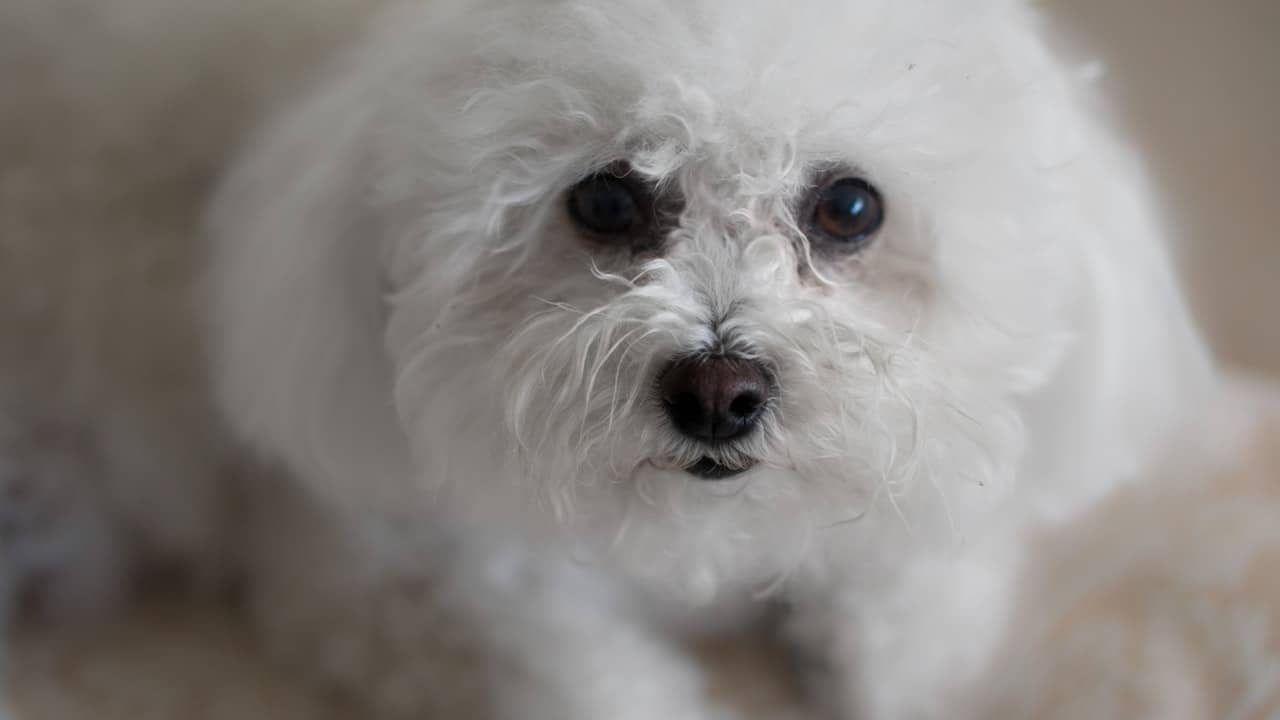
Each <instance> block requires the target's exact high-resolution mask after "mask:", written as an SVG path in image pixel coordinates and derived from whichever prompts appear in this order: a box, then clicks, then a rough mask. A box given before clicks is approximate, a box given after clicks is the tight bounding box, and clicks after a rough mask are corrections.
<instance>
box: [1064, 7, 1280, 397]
mask: <svg viewBox="0 0 1280 720" xmlns="http://www.w3.org/2000/svg"><path fill="white" fill-rule="evenodd" d="M1046 5H1047V6H1048V7H1049V8H1050V9H1051V10H1052V11H1053V12H1054V13H1055V15H1056V16H1057V17H1058V18H1060V19H1061V21H1062V22H1063V24H1064V26H1065V27H1066V28H1067V29H1068V30H1069V31H1072V32H1075V33H1076V34H1077V35H1078V37H1079V39H1080V40H1082V41H1083V42H1084V43H1087V44H1088V45H1089V46H1091V47H1092V48H1094V49H1095V50H1096V51H1097V53H1098V54H1099V55H1101V56H1102V57H1103V58H1104V60H1105V61H1106V62H1107V66H1108V76H1107V87H1108V89H1109V90H1110V91H1111V92H1112V96H1113V98H1114V99H1115V101H1116V103H1117V105H1118V107H1119V109H1120V110H1121V112H1122V116H1123V118H1124V121H1125V122H1126V123H1127V124H1128V125H1129V126H1130V128H1131V129H1132V134H1133V136H1134V137H1135V139H1136V140H1137V141H1138V142H1139V143H1141V144H1142V145H1143V147H1144V149H1145V150H1146V153H1147V156H1148V160H1149V162H1150V164H1151V167H1152V169H1153V171H1154V172H1155V174H1156V177H1157V180H1158V181H1159V182H1160V183H1161V184H1162V186H1163V187H1162V189H1163V190H1165V191H1166V192H1167V193H1168V196H1169V203H1168V207H1169V210H1170V212H1171V214H1172V218H1173V220H1174V223H1175V224H1176V225H1178V226H1180V227H1181V228H1182V229H1183V230H1185V232H1186V239H1187V241H1188V244H1187V246H1186V247H1185V248H1184V252H1183V254H1182V256H1181V257H1180V258H1179V260H1180V264H1181V267H1182V270H1183V276H1184V278H1185V281H1186V283H1187V285H1188V287H1189V288H1190V290H1191V293H1192V297H1193V301H1194V304H1195V308H1196V312H1197V314H1198V316H1199V318H1200V320H1201V324H1202V325H1203V327H1204V328H1205V330H1206V332H1207V334H1208V335H1209V336H1210V338H1211V339H1212V340H1213V342H1214V345H1215V347H1216V348H1217V349H1218V352H1219V354H1220V356H1221V357H1222V358H1223V359H1224V360H1226V361H1227V362H1229V363H1231V364H1234V365H1239V366H1244V367H1248V368H1254V369H1266V370H1269V371H1271V372H1273V373H1275V372H1280V317H1277V315H1278V314H1280V2H1277V1H1276V0H1213V1H1212V2H1204V1H1203V0H1047V2H1046Z"/></svg>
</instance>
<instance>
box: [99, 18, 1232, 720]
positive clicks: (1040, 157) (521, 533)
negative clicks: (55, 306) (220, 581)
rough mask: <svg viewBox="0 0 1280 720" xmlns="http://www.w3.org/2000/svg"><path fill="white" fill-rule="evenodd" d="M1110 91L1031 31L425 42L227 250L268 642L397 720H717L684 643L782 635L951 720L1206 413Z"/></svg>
mask: <svg viewBox="0 0 1280 720" xmlns="http://www.w3.org/2000/svg"><path fill="white" fill-rule="evenodd" d="M1085 75H1086V73H1085V72H1084V71H1083V70H1075V69H1072V68H1071V67H1069V66H1067V65H1066V64H1064V63H1062V62H1060V61H1059V60H1058V59H1057V58H1055V56H1054V55H1053V54H1052V53H1051V52H1050V51H1049V50H1048V49H1047V47H1046V44H1045V38H1043V37H1042V31H1041V29H1040V28H1039V27H1038V17H1037V16H1036V14H1035V13H1034V12H1032V11H1031V10H1030V9H1029V8H1027V7H1025V6H1024V4H1023V3H1021V2H1015V1H1014V0H977V1H975V2H967V3H955V2H946V1H945V0H909V1H907V2H888V1H887V0H803V1H802V2H796V3H787V4H783V3H763V2H759V3H757V2H745V3H742V2H739V3H733V2H726V1H725V0H693V1H677V0H661V1H657V2H655V1H653V0H612V1H610V2H605V1H603V0H525V1H520V2H516V1H512V0H505V1H502V0H469V1H466V2H462V1H457V2H446V1H444V0H434V1H432V2H423V3H415V4H412V5H410V6H408V7H404V8H400V9H398V10H396V11H395V12H392V13H391V14H390V15H388V16H387V17H386V19H385V20H384V21H383V22H382V23H381V24H380V26H379V28H378V29H377V30H376V31H375V32H374V33H373V34H372V35H371V36H370V37H369V38H368V39H367V40H366V41H365V42H364V43H363V44H362V45H361V46H360V48H359V50H358V51H357V52H355V53H354V54H353V55H352V56H351V57H349V58H347V60H346V61H345V62H343V63H342V64H341V65H340V66H339V67H338V68H337V69H336V70H335V71H334V72H332V73H330V74H329V75H328V77H327V79H326V80H325V81H324V82H323V83H322V84H321V85H320V87H319V88H318V91H317V92H315V93H313V94H312V95H311V96H310V97H309V98H308V99H305V100H304V101H302V102H300V103H297V104H296V106H294V107H293V108H292V109H290V110H289V111H288V112H286V113H285V114H284V116H283V117H282V118H281V119H280V120H279V121H278V122H276V123H275V124H274V125H273V127H272V128H271V129H270V130H269V132H267V133H265V134H264V135H263V137H262V138H261V139H260V140H259V141H258V142H257V143H255V144H254V145H253V146H252V148H251V149H250V150H249V152H248V153H247V155H246V156H245V158H244V160H243V163H242V165H241V167H239V169H238V170H237V171H236V172H235V173H234V174H233V176H232V177H231V179H230V180H229V182H228V183H227V185H226V187H225V189H224V190H223V192H222V193H221V194H220V196H219V198H218V199H217V200H216V202H215V203H214V205H213V211H212V215H211V218H212V220H211V230H212V233H211V234H212V252H213V258H212V264H213V271H212V280H211V283H210V288H211V290H212V301H211V302H212V308H213V317H214V325H213V328H214V329H213V334H212V341H211V344H210V345H211V349H212V351H213V356H214V375H215V377H216V387H217V389H218V393H219V398H220V401H221V402H220V404H221V406H222V408H223V409H224V410H225V413H226V417H227V418H229V420H230V423H229V424H230V425H231V426H232V428H233V430H234V432H235V434H236V436H237V437H238V438H239V439H240V440H241V441H242V442H243V443H244V444H247V445H248V446H249V447H251V448H253V449H255V450H256V451H257V453H258V455H260V456H261V457H262V458H263V459H264V463H263V464H264V465H268V466H271V467H272V470H270V471H267V472H262V473H254V475H255V478H256V479H255V480H254V481H253V482H251V483H248V484H247V488H246V490H245V496H246V499H247V501H248V508H249V515H250V516H251V517H252V522H251V528H252V529H251V530H250V531H248V532H242V533H236V534H237V535H238V536H239V537H238V538H237V539H238V540H241V541H242V542H241V543H240V545H241V546H242V547H243V548H245V549H246V551H245V552H244V553H243V554H242V555H241V557H240V559H241V560H243V562H244V564H245V566H246V568H247V571H248V572H249V577H250V582H251V584H252V585H251V587H252V588H253V599H254V604H255V607H256V609H257V610H258V612H259V617H260V618H261V619H262V622H263V628H264V632H265V637H266V639H267V640H268V642H270V643H271V644H272V646H273V647H275V648H277V649H278V650H279V651H281V652H282V653H283V654H285V655H288V656H290V657H292V658H293V659H294V660H295V661H297V662H299V663H305V664H307V665H308V666H310V667H312V668H314V669H317V670H318V671H320V672H321V673H322V674H324V675H326V676H327V677H328V678H329V679H330V680H331V681H334V682H337V683H338V684H340V685H342V686H344V687H346V688H347V689H349V690H350V691H352V692H355V693H359V694H361V695H363V696H364V697H365V698H366V699H368V700H369V701H371V703H372V704H373V706H374V707H375V708H376V709H377V710H378V711H379V712H381V713H384V714H386V715H390V716H404V717H419V718H420V717H435V716H437V715H434V714H432V713H438V714H439V716H441V717H485V716H487V715H486V713H489V715H491V716H493V717H498V718H520V719H522V720H578V719H581V720H587V719H591V720H596V719H600V718H616V719H619V720H623V719H631V718H634V719H636V720H659V719H661V720H668V719H669V720H696V719H700V718H712V717H722V716H725V715H726V714H727V713H728V711H727V710H725V709H723V708H717V707H715V706H714V705H712V704H711V703H710V702H709V701H708V700H706V699H705V698H704V693H703V692H702V688H701V679H700V677H699V671H698V669H697V667H696V664H695V663H694V662H693V661H692V660H691V659H690V658H688V657H686V656H685V655H684V654H683V653H682V652H681V650H680V649H679V644H678V643H677V642H676V639H677V638H678V637H680V636H684V635H688V634H699V633H712V632H716V631H718V630H721V629H724V628H726V627H732V626H736V625H741V624H742V623H747V622H752V621H753V620H756V619H760V618H763V617H766V616H767V617H770V618H775V617H776V618H777V621H778V626H779V628H780V630H781V632H782V633H783V635H784V636H785V637H786V638H788V639H789V640H790V641H792V642H794V643H795V644H796V647H797V648H798V651H799V653H798V654H799V655H800V656H802V657H804V658H805V659H806V660H807V661H809V663H810V664H806V668H807V669H810V670H811V672H810V673H809V675H808V677H809V678H811V679H812V680H813V683H812V687H813V690H814V692H815V697H817V698H820V699H821V701H822V703H823V705H824V706H825V707H827V708H828V709H829V710H830V712H831V714H832V716H833V717H841V718H848V717H868V718H904V717H929V716H947V708H946V707H945V705H943V702H944V699H945V698H946V697H947V696H948V694H949V693H950V692H951V691H952V690H953V689H954V688H958V687H963V686H965V685H966V684H968V683H970V682H972V681H974V680H975V679H976V678H978V677H980V675H981V672H982V669H983V668H984V666H985V663H986V662H987V660H988V659H989V656H990V655H991V654H992V653H993V652H994V651H995V646H996V644H997V643H998V642H999V639H1000V629H1001V626H1002V623H1003V622H1004V621H1005V619H1006V618H1007V616H1008V614H1009V608H1008V603H1009V598H1010V595H1011V591H1010V588H1011V586H1012V583H1013V581H1014V578H1013V573H1014V568H1015V567H1017V564H1018V550H1019V547H1020V543H1021V542H1022V538H1023V536H1024V535H1025V534H1026V533H1027V532H1029V529H1030V528H1032V527H1036V526H1041V525H1043V524H1045V523H1055V522H1060V521H1064V520H1067V519H1069V518H1072V517H1074V516H1075V515H1077V514H1078V513H1079V512H1081V511H1082V510H1083V509H1084V508H1086V507H1087V506H1088V505H1089V504H1090V503H1091V502H1093V501H1094V500H1096V499H1097V498H1098V497H1099V496H1101V495H1102V494H1104V493H1105V492H1107V491H1109V490H1110V489H1112V488H1114V487H1116V486H1117V485H1119V484H1121V483H1125V482H1130V481H1137V480H1140V479H1142V478H1147V477H1152V476H1153V475H1154V474H1156V473H1157V471H1159V470H1160V469H1162V468H1167V467H1170V466H1171V465H1172V464H1173V463H1181V462H1185V461H1187V460H1188V459H1195V458H1196V456H1197V452H1198V451H1197V449H1196V448H1197V447H1198V444H1197V442H1196V440H1197V438H1198V436H1199V434H1200V433H1199V422H1198V418H1197V417H1196V412H1197V409H1198V408H1199V407H1201V406H1202V405H1203V403H1204V402H1205V400H1204V399H1205V398H1206V397H1207V396H1208V394H1209V393H1210V392H1211V390H1212V384H1213V381H1212V372H1211V369H1210V364H1209V362H1208V360H1207V357H1206V353H1205V350H1204V348H1203V347H1202V343H1201V341H1200V339H1199V338H1198V336H1197V334H1196V332H1195V331H1194V330H1193V329H1192V326H1191V322H1190V320H1189V317H1188V313H1187V310H1186V308H1185V307H1184V304H1183V302H1182V300H1181V299H1180V296H1179V294H1178V292H1177V290H1176V288H1175V286H1174V282H1173V279H1172V274H1171V272H1170V269H1169V265H1168V262H1167V259H1166V255H1165V250H1164V248H1163V240H1162V237H1163V235H1164V232H1163V230H1162V228H1160V227H1159V225H1158V222H1157V218H1158V210H1157V208H1156V207H1155V205H1154V203H1153V202H1152V200H1151V199H1150V198H1149V196H1148V191H1147V187H1146V183H1145V180H1144V178H1143V177H1142V175H1141V173H1140V172H1139V171H1138V169H1137V167H1136V163H1135V162H1134V160H1133V159H1132V158H1131V157H1130V153H1129V152H1128V150H1127V148H1126V147H1125V146H1124V144H1123V143H1120V142H1117V140H1116V139H1115V138H1113V137H1112V135H1111V133H1110V131H1109V129H1108V128H1107V127H1106V126H1105V123H1104V122H1102V121H1101V120H1100V118H1099V113H1098V112H1097V111H1096V110H1095V109H1094V108H1092V107H1091V103H1090V101H1089V99H1088V95H1087V92H1088V91H1087V90H1086V89H1085V87H1084V86H1085V85H1086V82H1085V77H1084V76H1085ZM112 443H113V446H115V445H118V444H119V440H118V438H117V439H114V440H113V441H112ZM136 504H137V503H136V502H135V503H134V505H136ZM211 512H212V511H211ZM213 554H215V555H216V554H219V553H213Z"/></svg>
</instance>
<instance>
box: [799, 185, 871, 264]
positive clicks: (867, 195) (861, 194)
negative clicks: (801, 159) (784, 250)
mask: <svg viewBox="0 0 1280 720" xmlns="http://www.w3.org/2000/svg"><path fill="white" fill-rule="evenodd" d="M883 224H884V201H883V200H881V198H880V193H879V192H878V191H877V190H876V189H875V188H874V187H872V186H871V184H870V183H868V182H867V181H866V180H863V179H861V178H841V179H839V180H835V181H833V182H830V183H827V184H826V185H825V186H823V187H821V188H819V189H818V196H817V202H816V203H815V204H814V209H813V221H812V225H813V230H814V231H815V232H816V234H818V235H819V236H821V237H822V238H823V239H825V240H829V241H832V242H833V243H836V244H838V245H843V246H848V247H851V248H853V247H860V246H861V245H862V244H863V243H864V242H866V241H867V240H868V239H870V237H871V236H872V235H874V234H875V233H876V231H877V230H879V229H880V226H881V225H883Z"/></svg>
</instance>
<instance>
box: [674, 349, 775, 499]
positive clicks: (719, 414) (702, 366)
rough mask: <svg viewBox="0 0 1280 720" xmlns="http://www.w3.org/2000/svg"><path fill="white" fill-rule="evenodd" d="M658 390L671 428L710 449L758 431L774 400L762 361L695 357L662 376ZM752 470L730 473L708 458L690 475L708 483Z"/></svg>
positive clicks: (736, 470)
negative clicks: (771, 400)
mask: <svg viewBox="0 0 1280 720" xmlns="http://www.w3.org/2000/svg"><path fill="white" fill-rule="evenodd" d="M658 391H659V393H660V394H661V399H662V407H663V409H664V410H665V411H666V414H667V418H668V419H669V420H670V421H671V425H672V426H673V427H674V428H675V429H676V430H677V431H678V432H680V433H681V434H682V435H684V436H685V437H687V438H689V439H691V440H696V441H698V442H700V443H704V444H706V445H708V446H713V447H714V446H716V445H722V444H724V443H727V442H730V441H733V440H736V439H739V438H742V437H745V436H747V435H749V434H750V433H751V432H752V431H754V430H755V429H756V426H757V425H759V423H760V417H761V416H762V415H763V414H764V410H765V406H766V404H767V403H768V398H769V379H768V373H767V372H766V370H765V368H764V367H763V366H762V365H761V364H760V363H758V362H755V361H753V360H747V359H743V358H734V357H725V356H711V357H700V356H691V357H684V358H680V359H677V360H676V361H674V362H672V363H671V365H670V366H668V367H667V369H666V370H665V371H663V373H662V375H661V377H660V380H659V383H658ZM746 469H747V468H729V467H726V466H723V465H720V464H719V463H718V462H716V461H715V460H713V459H711V458H703V459H702V460H701V461H699V462H698V463H695V464H694V465H693V466H691V467H689V468H686V470H687V471H688V472H689V473H691V474H693V475H695V476H697V477H700V478H703V479H706V480H720V479H724V478H728V477H732V476H734V475H737V474H739V473H741V472H744V471H745V470H746Z"/></svg>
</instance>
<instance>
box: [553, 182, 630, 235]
mask: <svg viewBox="0 0 1280 720" xmlns="http://www.w3.org/2000/svg"><path fill="white" fill-rule="evenodd" d="M640 202H641V200H640V198H639V197H638V196H637V192H636V189H635V186H634V184H633V183H631V182H629V181H628V180H627V179H626V178H623V177H619V176H617V175H614V174H612V173H608V172H603V173H598V174H596V175H592V176H591V177H589V178H587V179H585V180H583V181H582V182H579V183H578V184H577V185H575V186H574V187H573V189H572V190H570V191H569V214H570V215H571V216H572V217H573V219H574V220H575V221H576V222H577V223H578V224H579V225H581V226H582V227H584V228H586V229H587V230H589V231H591V232H593V233H596V234H598V235H621V234H624V233H629V232H631V231H633V230H635V229H637V227H638V226H639V225H640V222H641V220H642V214H641V206H640Z"/></svg>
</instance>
